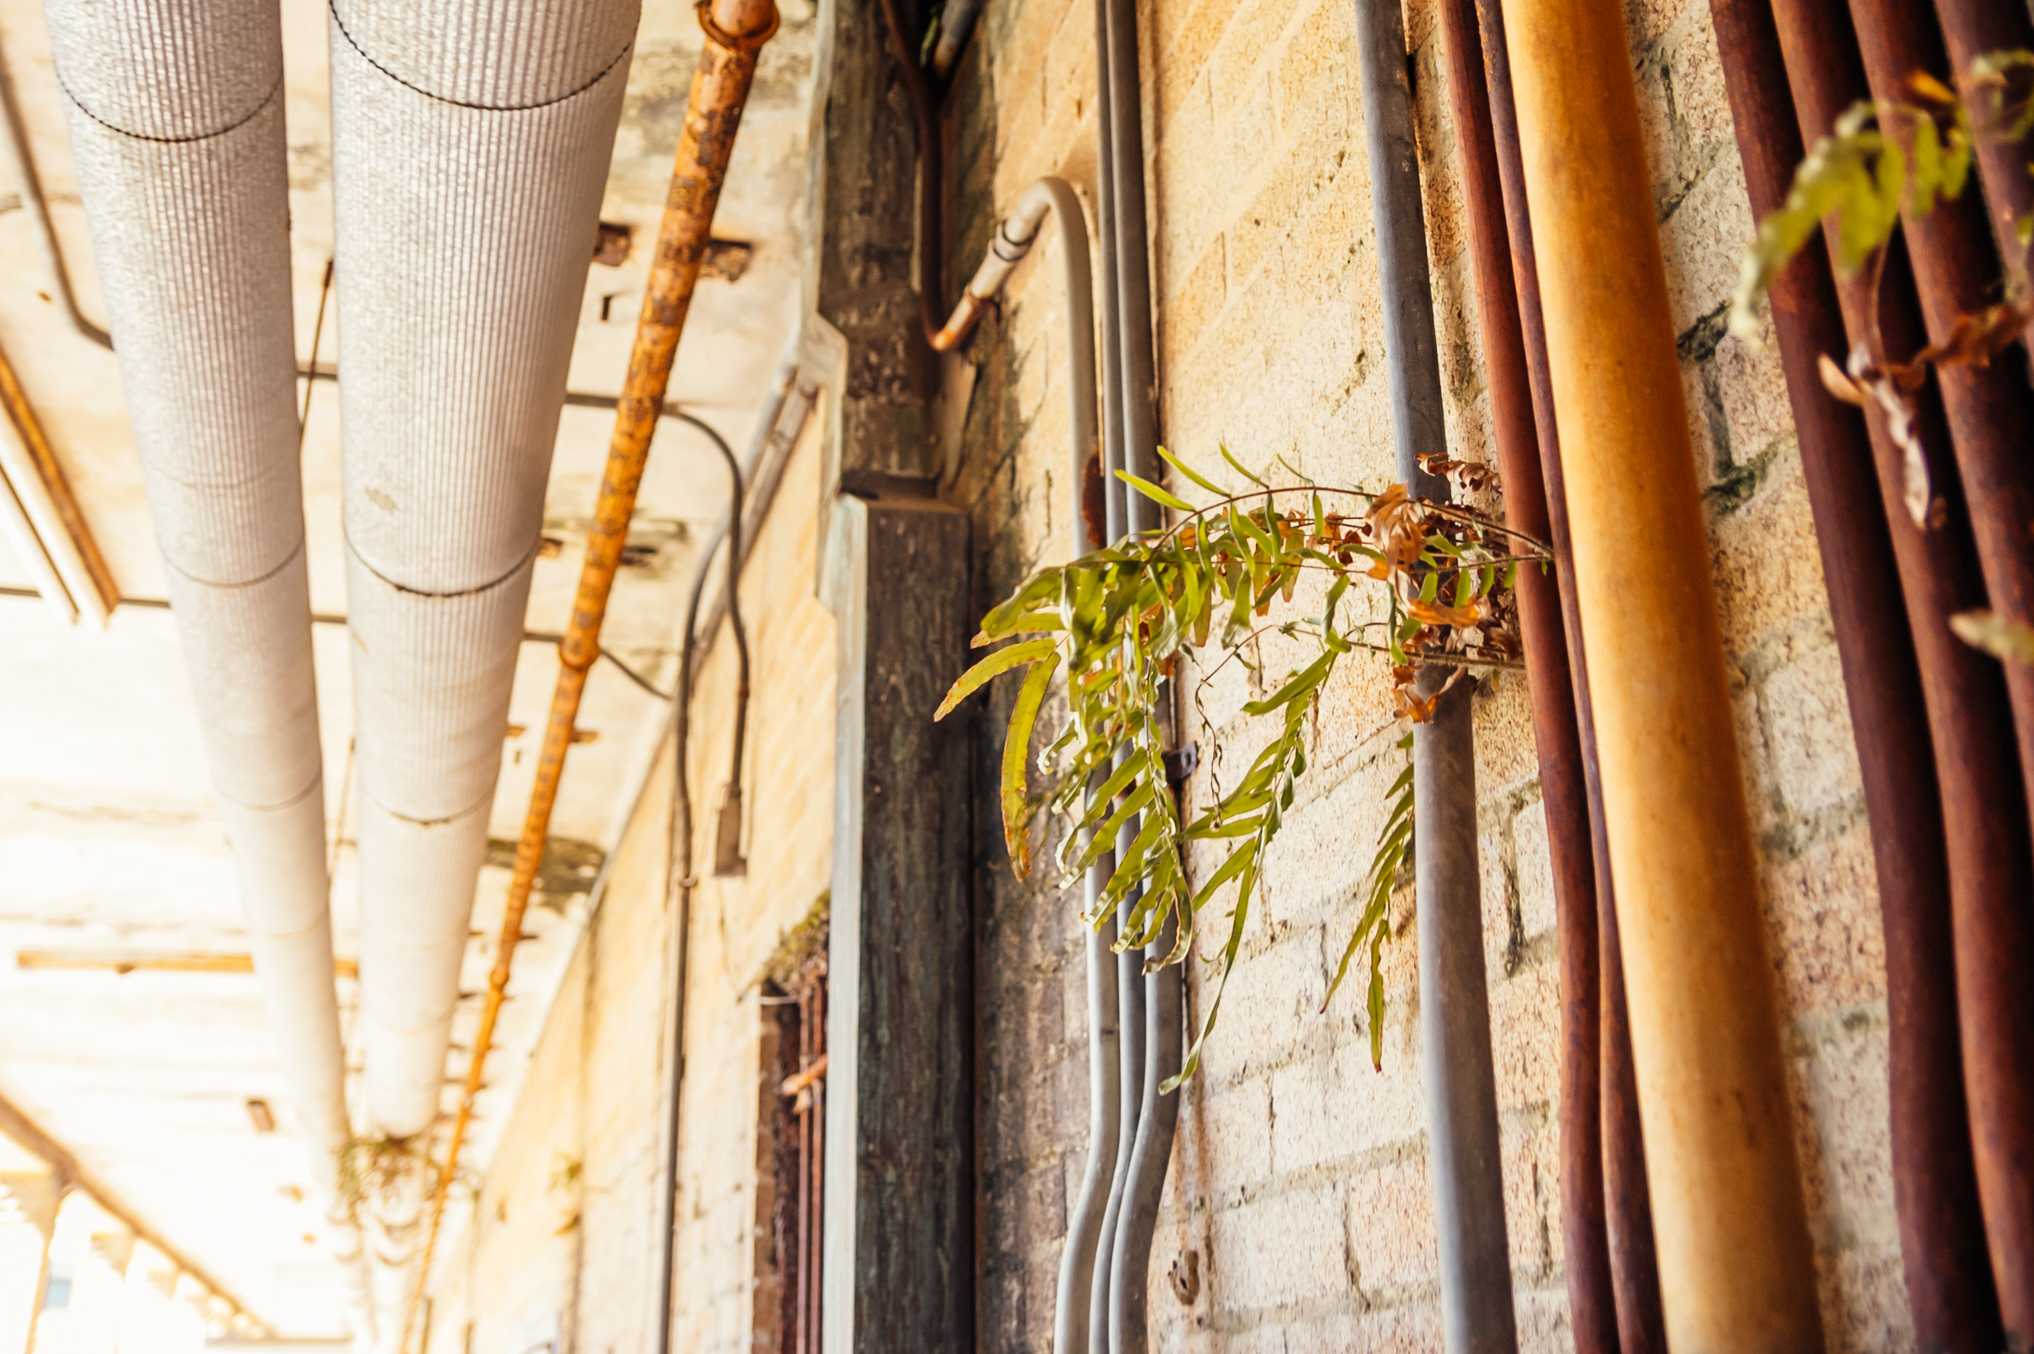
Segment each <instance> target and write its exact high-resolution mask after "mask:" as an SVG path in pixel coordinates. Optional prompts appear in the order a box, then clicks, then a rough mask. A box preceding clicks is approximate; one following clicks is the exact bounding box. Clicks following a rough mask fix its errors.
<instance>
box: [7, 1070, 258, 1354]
mask: <svg viewBox="0 0 2034 1354" xmlns="http://www.w3.org/2000/svg"><path fill="white" fill-rule="evenodd" d="M0 1133H4V1134H6V1135H7V1136H8V1137H10V1138H12V1139H14V1141H15V1142H17V1143H19V1144H20V1145H21V1146H22V1147H24V1148H26V1149H28V1150H29V1151H30V1152H33V1153H35V1155H37V1156H39V1157H41V1158H42V1159H43V1160H44V1161H46V1162H48V1163H49V1168H50V1170H51V1171H53V1172H55V1173H56V1175H57V1177H58V1178H59V1179H60V1180H62V1181H64V1182H65V1183H67V1184H68V1185H69V1186H70V1187H71V1188H73V1189H78V1190H83V1191H84V1192H85V1193H86V1194H89V1195H90V1196H91V1197H92V1199H93V1201H94V1202H96V1203H97V1204H98V1205H99V1207H101V1208H103V1209H105V1210H106V1212H107V1213H109V1214H110V1215H112V1216H113V1217H114V1218H115V1219H116V1220H118V1221H119V1223H120V1225H121V1226H123V1227H125V1228H126V1229H127V1230H128V1231H130V1232H132V1233H134V1235H135V1236H137V1237H139V1238H140V1239H141V1240H143V1241H146V1242H147V1243H148V1244H149V1245H151V1246H153V1247H155V1248H156V1249H157V1250H159V1251H161V1252H162V1253H163V1256H164V1258H165V1259H167V1260H168V1261H169V1262H170V1263H171V1264H173V1265H175V1266H176V1267H177V1268H178V1269H180V1270H182V1271H183V1272H184V1273H186V1274H188V1275H190V1276H191V1277H192V1278H193V1279H195V1280H197V1281H198V1282H199V1283H201V1284H203V1285H204V1286H205V1288H206V1289H207V1290H208V1291H209V1292H211V1293H214V1294H216V1295H218V1296H219V1297H221V1298H224V1299H225V1300H226V1302H227V1303H228V1305H230V1306H231V1307H232V1308H233V1310H234V1311H235V1312H237V1313H238V1314H240V1315H241V1316H244V1317H246V1318H247V1319H248V1320H250V1321H253V1322H255V1323H256V1324H257V1325H259V1326H260V1327H261V1329H262V1330H264V1331H267V1332H273V1331H274V1330H275V1327H274V1326H272V1325H271V1324H269V1323H268V1322H267V1321H264V1320H262V1319H261V1318H260V1317H259V1316H257V1315H255V1313H254V1312H253V1311H252V1310H251V1309H250V1308H249V1307H248V1306H247V1304H246V1303H244V1302H242V1301H241V1300H240V1299H239V1298H238V1297H236V1296H235V1295H234V1293H233V1290H232V1289H230V1288H228V1287H227V1286H226V1285H225V1284H223V1283H220V1282H219V1280H217V1279H216V1278H214V1277H212V1274H211V1272H210V1271H209V1270H207V1269H206V1268H205V1267H204V1266H203V1265H200V1264H199V1263H198V1262H197V1261H195V1260H193V1259H191V1257H190V1256H188V1255H186V1254H184V1252H182V1251H180V1250H178V1249H177V1248H176V1247H175V1246H172V1245H171V1244H170V1243H169V1242H168V1241H167V1240H165V1239H164V1238H163V1235H162V1233H160V1232H158V1231H156V1230H155V1229H154V1228H153V1227H150V1226H149V1225H148V1224H147V1223H145V1222H143V1221H142V1220H141V1218H140V1217H139V1215H137V1214H136V1213H135V1212H134V1210H133V1209H131V1208H129V1207H128V1206H127V1205H126V1204H124V1203H122V1202H121V1201H120V1200H119V1198H118V1197H117V1196H115V1195H114V1194H113V1193H112V1192H111V1191H110V1190H108V1189H107V1188H106V1187H105V1186H104V1185H102V1184H100V1183H99V1182H98V1181H97V1180H95V1179H94V1178H93V1177H92V1176H91V1174H90V1173H89V1172H87V1171H86V1170H85V1168H84V1167H83V1166H82V1165H80V1164H79V1163H78V1159H77V1157H75V1156H73V1155H72V1154H71V1150H70V1149H69V1148H67V1147H65V1146H64V1145H63V1144H62V1143H60V1142H58V1141H57V1140H56V1139H55V1138H52V1137H51V1136H50V1135H49V1134H47V1133H45V1132H44V1131H43V1130H42V1127H41V1125H39V1124H37V1123H36V1122H35V1121H34V1120H33V1119H31V1118H29V1117H28V1115H27V1113H26V1112H25V1111H23V1110H22V1109H21V1107H20V1106H18V1105H16V1104H15V1103H14V1102H13V1101H11V1100H9V1099H8V1098H7V1097H6V1096H4V1095H0Z"/></svg>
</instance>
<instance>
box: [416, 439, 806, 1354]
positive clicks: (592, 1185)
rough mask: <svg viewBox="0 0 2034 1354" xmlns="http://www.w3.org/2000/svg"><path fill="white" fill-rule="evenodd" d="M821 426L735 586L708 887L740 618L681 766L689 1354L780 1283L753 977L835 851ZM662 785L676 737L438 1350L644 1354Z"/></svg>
mask: <svg viewBox="0 0 2034 1354" xmlns="http://www.w3.org/2000/svg"><path fill="white" fill-rule="evenodd" d="M822 424H823V419H822V418H821V417H818V416H815V417H814V418H813V419H812V420H811V422H810V423H809V424H808V426H807V431H806V434H805V436H804V438H803V439H802V440H801V442H800V443H799V446H798V448H797V450H796V451H795V452H794V453H793V454H792V458H791V460H790V463H789V464H788V466H787V467H786V471H785V476H784V480H783V484H782V486H781V488H780V490H779V493H778V497H777V500H776V502H775V505H774V507H773V510H772V512H771V514H770V516H769V518H768V519H767V521H766V522H765V523H764V526H763V529H762V532H761V534H760V536H759V537H758V539H757V541H756V545H755V552H754V554H753V556H752V557H751V559H750V562H749V566H748V568H747V570H746V571H745V572H744V574H743V577H742V607H743V612H744V616H745V617H746V621H747V629H748V637H749V647H750V651H751V655H752V670H751V681H752V693H753V694H752V698H751V703H750V707H749V729H748V745H747V751H746V756H745V758H744V762H745V765H744V770H743V775H744V781H745V785H746V791H747V793H746V797H745V811H744V826H743V845H744V848H745V851H746V855H747V870H746V873H745V874H742V875H740V876H736V877H730V878H726V879H716V878H713V877H712V868H713V839H712V831H713V824H714V817H715V812H716V810H717V808H718V806H719V804H720V801H721V794H722V788H723V786H724V785H725V783H726V780H727V773H728V764H729V755H730V744H731V741H732V736H733V735H732V725H731V723H730V715H731V713H732V708H733V689H734V680H735V663H734V646H733V644H732V642H731V640H730V636H729V632H728V630H727V628H726V627H722V629H721V630H720V631H719V633H718V635H717V637H716V640H715V642H714V644H713V645H712V647H711V648H710V649H709V650H707V651H706V653H705V655H704V660H705V661H704V664H703V667H702V669H701V672H700V677H699V685H698V687H697V689H696V694H695V697H694V702H693V714H692V720H693V731H692V735H691V747H690V755H689V757H688V761H689V762H690V765H691V780H690V784H691V790H692V798H693V804H694V825H695V830H694V842H695V845H694V853H695V860H696V861H697V869H698V872H699V874H700V875H701V876H702V882H701V884H700V887H699V889H698V892H697V895H696V897H695V900H694V903H693V922H692V948H691V959H690V963H691V978H690V984H689V985H690V999H689V1001H688V1004H687V1011H686V1047H687V1051H688V1061H687V1073H686V1087H685V1108H684V1115H685V1118H684V1138H683V1143H682V1154H681V1160H680V1165H679V1176H680V1196H679V1216H678V1225H679V1241H678V1276H679V1277H678V1289H677V1301H678V1303H679V1305H680V1310H681V1312H682V1313H683V1319H682V1320H681V1322H680V1323H679V1328H678V1333H679V1338H678V1341H677V1343H676V1344H675V1345H674V1348H675V1349H678V1350H682V1351H696V1352H697V1354H708V1352H709V1351H735V1350H746V1349H749V1348H751V1347H752V1345H751V1339H752V1335H753V1334H754V1332H753V1331H752V1329H751V1326H752V1322H753V1319H754V1317H755V1315H756V1310H757V1305H758V1304H757V1302H756V1301H755V1297H754V1293H753V1285H755V1284H756V1283H757V1282H758V1280H759V1278H761V1279H766V1278H767V1274H766V1273H764V1272H763V1271H764V1270H766V1268H767V1265H768V1260H767V1256H768V1246H767V1237H763V1236H759V1235H758V1230H757V1225H756V1224H757V1218H758V1208H759V1200H758V1198H757V1186H758V1179H759V1176H762V1175H766V1174H767V1172H766V1171H759V1169H758V1165H757V1163H758V1159H759V1150H760V1149H759V1144H758V1141H757V1127H756V1125H757V1118H758V1115H757V1107H758V1105H759V1102H760V1099H761V1091H762V1084H763V1081H764V1080H765V1076H764V1061H763V1059H764V1055H765V1047H764V1042H763V1041H764V1034H765V1029H766V1024H767V1020H766V1016H765V1013H764V1010H763V1008H762V1007H761V1006H760V1005H759V1004H758V1000H757V999H758V997H759V996H760V995H761V992H760V979H761V978H762V976H763V973H764V969H765V966H766V964H767V963H768V961H769V960H770V958H771V957H772V955H773V954H774V953H775V951H776V950H777V948H778V946H779V944H780V943H782V941H783V940H784V938H785V937H786V936H787V935H788V934H789V933H790V932H791V931H793V930H794V929H795V928H796V927H797V926H798V924H799V923H800V922H801V921H803V920H805V918H806V917H807V916H808V914H810V913H811V911H812V910H813V908H814V907H815V905H816V904H818V903H820V902H821V901H822V900H823V898H824V896H825V892H826V887H827V879H828V872H829V870H830V868H831V863H832V836H833V819H832V805H833V796H832V777H833V717H834V716H833V694H834V681H833V671H834V648H833V618H832V616H831V615H830V614H829V613H828V612H827V610H826V609H825V607H824V606H823V605H821V603H820V602H819V600H818V597H817V596H816V592H815V580H816V576H817V567H818V566H817V560H818V549H819V532H820V523H821V520H822V518H821V514H820V513H818V512H817V511H816V510H815V509H816V505H817V504H818V503H819V477H820V461H821V457H820V448H819V429H820V427H821V426H822ZM715 586H718V584H716V585H715ZM676 623H677V618H676V617H674V618H673V624H674V626H675V624H676ZM568 774H569V772H568ZM670 782H671V751H670V746H669V743H668V741H667V742H666V744H665V746H664V747H663V748H662V749H661V750H660V753H659V756H658V759H657V762H656V765H655V767H654V768H653V770H652V772H651V775H650V779H649V781H648V783H647V788H646V790H645V793H644V795H643V798H642V801H641V803H640V804H639V805H638V807H637V809H636V811H635V813H634V815H633V816H632V818H631V820H630V822H629V825H628V827H627V829H626V831H625V833H624V835H623V838H622V842H621V845H620V847H619V848H618V850H617V851H616V853H615V856H614V859H613V864H612V874H611V875H610V877H609V880H608V884H607V887H606V890H605V892H604V894H603V895H602V898H601V900H600V904H599V908H598V910H597V911H596V912H595V913H594V915H593V917H592V919H591V921H590V922H589V923H588V926H587V930H586V933H585V935H584V936H583V937H582V939H581V941H580V945H579V949H578V952H577V953H576V955H575V956H574V958H573V960H572V963H571V965H570V967H569V969H568V970H567V973H566V976H565V979H564V981H563V982H562V983H561V985H560V987H559V990H558V993H557V996H556V998H555V1000H554V1002H553V1005H552V1007H551V1011H550V1014H549V1016H548V1018H547V1020H546V1022H545V1027H544V1033H543V1036H542V1038H541V1040H540V1041H539V1043H538V1046H537V1050H536V1053H535V1055H534V1056H533V1058H532V1061H531V1065H530V1068H529V1071H528V1074H527V1078H526V1080H525V1082H524V1087H523V1091H522V1094H521V1095H520V1097H519V1098H518V1100H517V1103H516V1106H515V1108H514V1110H513V1111H512V1117H511V1120H510V1123H509V1125H508V1128H507V1130H506V1131H505V1132H504V1134H503V1136H502V1141H501V1146H500V1148H499V1149H498V1150H497V1151H496V1153H495V1156H494V1159H493V1160H492V1161H491V1162H490V1163H489V1164H488V1169H487V1171H486V1174H485V1177H484V1179H483V1180H482V1181H481V1184H480V1190H479V1195H478V1200H477V1202H460V1203H455V1205H454V1208H453V1211H452V1212H451V1213H450V1214H448V1217H447V1228H446V1237H445V1241H444V1247H443V1249H444V1254H445V1257H446V1258H445V1260H444V1261H443V1262H441V1263H440V1265H439V1266H438V1268H437V1272H436V1274H435V1276H434V1290H433V1291H434V1302H435V1310H434V1322H433V1338H432V1342H431V1345H430V1354H459V1352H460V1351H463V1350H465V1349H466V1348H468V1346H467V1345H465V1344H463V1343H462V1342H463V1341H464V1340H465V1338H466V1326H467V1323H468V1322H469V1321H470V1322H471V1323H472V1330H473V1334H472V1341H473V1343H472V1344H471V1346H470V1348H472V1349H473V1350H477V1351H494V1350H503V1351H521V1350H525V1349H530V1348H533V1347H542V1344H543V1342H544V1341H547V1340H553V1339H555V1340H557V1341H558V1343H557V1345H556V1346H555V1347H556V1348H557V1349H559V1350H577V1351H582V1352H583V1354H635V1351H637V1350H640V1349H643V1348H646V1347H647V1345H646V1342H647V1341H648V1340H649V1338H650V1337H649V1334H648V1332H649V1330H650V1328H651V1321H652V1318H653V1315H654V1311H655V1303H656V1296H655V1288H656V1261H657V1248H656V1241H655V1238H656V1192H657V1188H658V1180H659V1176H660V1174H661V1170H662V1165H663V1159H662V1141H663V1139H662V1133H663V1124H664V1088H665V1084H666V1075H667V1073H666V1072H665V1070H664V1069H665V1067H666V1066H667V1065H668V1064H667V1062H666V1059H667V1057H668V1054H667V1053H666V1052H665V1050H666V1048H667V1046H668V1042H669V1026H670V1014H669V1009H670V963H669V955H670V930H669V928H670V925H671V922H672V913H671V910H670V909H668V908H667V907H666V906H665V903H664V877H665V856H666V851H665V843H666V833H667V824H668V822H669V815H670V811H671V795H670ZM759 1247H760V1252H761V1254H762V1255H763V1257H764V1259H763V1260H762V1261H761V1262H760V1267H759V1262H758V1260H757V1259H756V1257H757V1255H758V1252H759ZM763 1305H764V1306H765V1307H766V1308H767V1307H768V1305H769V1304H768V1303H767V1302H766V1303H764V1304H763ZM766 1319H767V1314H766ZM766 1333H767V1332H766ZM756 1347H762V1346H756Z"/></svg>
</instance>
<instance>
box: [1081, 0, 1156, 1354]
mask: <svg viewBox="0 0 2034 1354" xmlns="http://www.w3.org/2000/svg"><path fill="white" fill-rule="evenodd" d="M1106 2H1107V0H1095V31H1096V41H1097V42H1098V43H1099V42H1101V41H1103V40H1104V39H1105V37H1106V34H1105V31H1104V29H1105V20H1104V18H1103V14H1102V7H1103V5H1104V4H1105V3H1106ZM1098 50H1099V49H1098ZM1098 77H1099V83H1100V85H1101V87H1102V88H1101V96H1100V98H1099V99H1098V100H1097V102H1096V105H1095V126H1096V140H1097V141H1098V142H1099V145H1100V149H1099V150H1098V152H1097V156H1096V160H1097V164H1096V172H1095V216H1096V233H1097V235H1098V236H1099V237H1100V243H1101V252H1100V255H1099V257H1098V258H1097V260H1096V262H1097V265H1098V269H1099V272H1100V285H1099V286H1098V287H1097V288H1096V294H1097V295H1098V296H1099V297H1100V298H1101V303H1102V304H1101V316H1100V319H1101V334H1102V349H1101V360H1100V368H1101V377H1102V504H1103V531H1104V532H1105V534H1106V535H1107V536H1108V537H1109V539H1110V540H1112V541H1114V540H1119V539H1121V538H1122V536H1123V534H1124V533H1125V532H1127V531H1128V530H1129V529H1130V526H1129V503H1128V501H1127V500H1128V491H1127V488H1126V486H1125V485H1124V484H1123V482H1122V481H1121V480H1119V479H1117V478H1116V472H1117V471H1118V470H1121V469H1123V418H1122V409H1123V366H1122V363H1121V362H1119V361H1118V360H1117V356H1116V355H1117V352H1118V351H1119V349H1120V347H1121V344H1120V342H1119V340H1118V337H1117V336H1118V335H1119V334H1120V333H1121V332H1122V329H1123V318H1122V310H1121V306H1120V303H1119V301H1118V298H1117V294H1116V242H1115V235H1114V232H1115V223H1116V190H1115V184H1114V182H1113V180H1112V177H1111V175H1110V173H1109V169H1108V158H1109V157H1108V147H1109V145H1110V141H1111V138H1112V136H1113V135H1114V133H1113V127H1114V125H1115V124H1114V117H1113V115H1112V112H1111V109H1110V106H1109V99H1108V79H1107V76H1106V74H1105V73H1103V72H1101V70H1100V67H1099V66H1098ZM1134 835H1135V829H1134V828H1133V827H1129V826H1126V827H1124V828H1123V830H1122V832H1121V833H1120V834H1119V835H1118V837H1117V847H1118V849H1119V850H1120V849H1122V848H1123V847H1125V846H1127V845H1129V842H1130V839H1131V838H1132V837H1133V836H1134ZM1129 907H1130V903H1129V902H1128V901H1126V902H1125V903H1124V905H1123V912H1124V913H1127V912H1128V910H1129ZM1142 969H1143V960H1142V958H1141V957H1140V956H1139V955H1137V954H1136V953H1135V952H1134V951H1126V952H1124V953H1122V954H1119V955H1117V956H1116V1028H1117V1054H1118V1058H1119V1062H1118V1065H1117V1066H1118V1075H1117V1103H1118V1105H1119V1107H1120V1113H1119V1119H1118V1127H1117V1137H1116V1161H1115V1164H1114V1166H1113V1168H1112V1170H1111V1173H1110V1177H1109V1197H1108V1199H1107V1201H1106V1202H1105V1203H1104V1205H1103V1209H1102V1230H1101V1233H1100V1235H1099V1236H1097V1237H1096V1239H1095V1261H1094V1273H1093V1277H1092V1280H1091V1282H1090V1285H1089V1290H1088V1348H1089V1350H1090V1354H1108V1350H1109V1348H1110V1345H1109V1300H1110V1299H1109V1295H1110V1275H1111V1274H1112V1273H1113V1272H1114V1267H1115V1256H1116V1232H1117V1229H1118V1227H1119V1225H1120V1223H1121V1220H1122V1214H1123V1200H1124V1198H1125V1197H1126V1196H1127V1194H1128V1192H1129V1182H1130V1158H1131V1155H1132V1153H1133V1152H1134V1151H1135V1150H1136V1145H1137V1130H1138V1127H1139V1125H1140V1124H1141V1123H1142V1121H1143V1115H1144V979H1143V972H1142Z"/></svg>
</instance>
